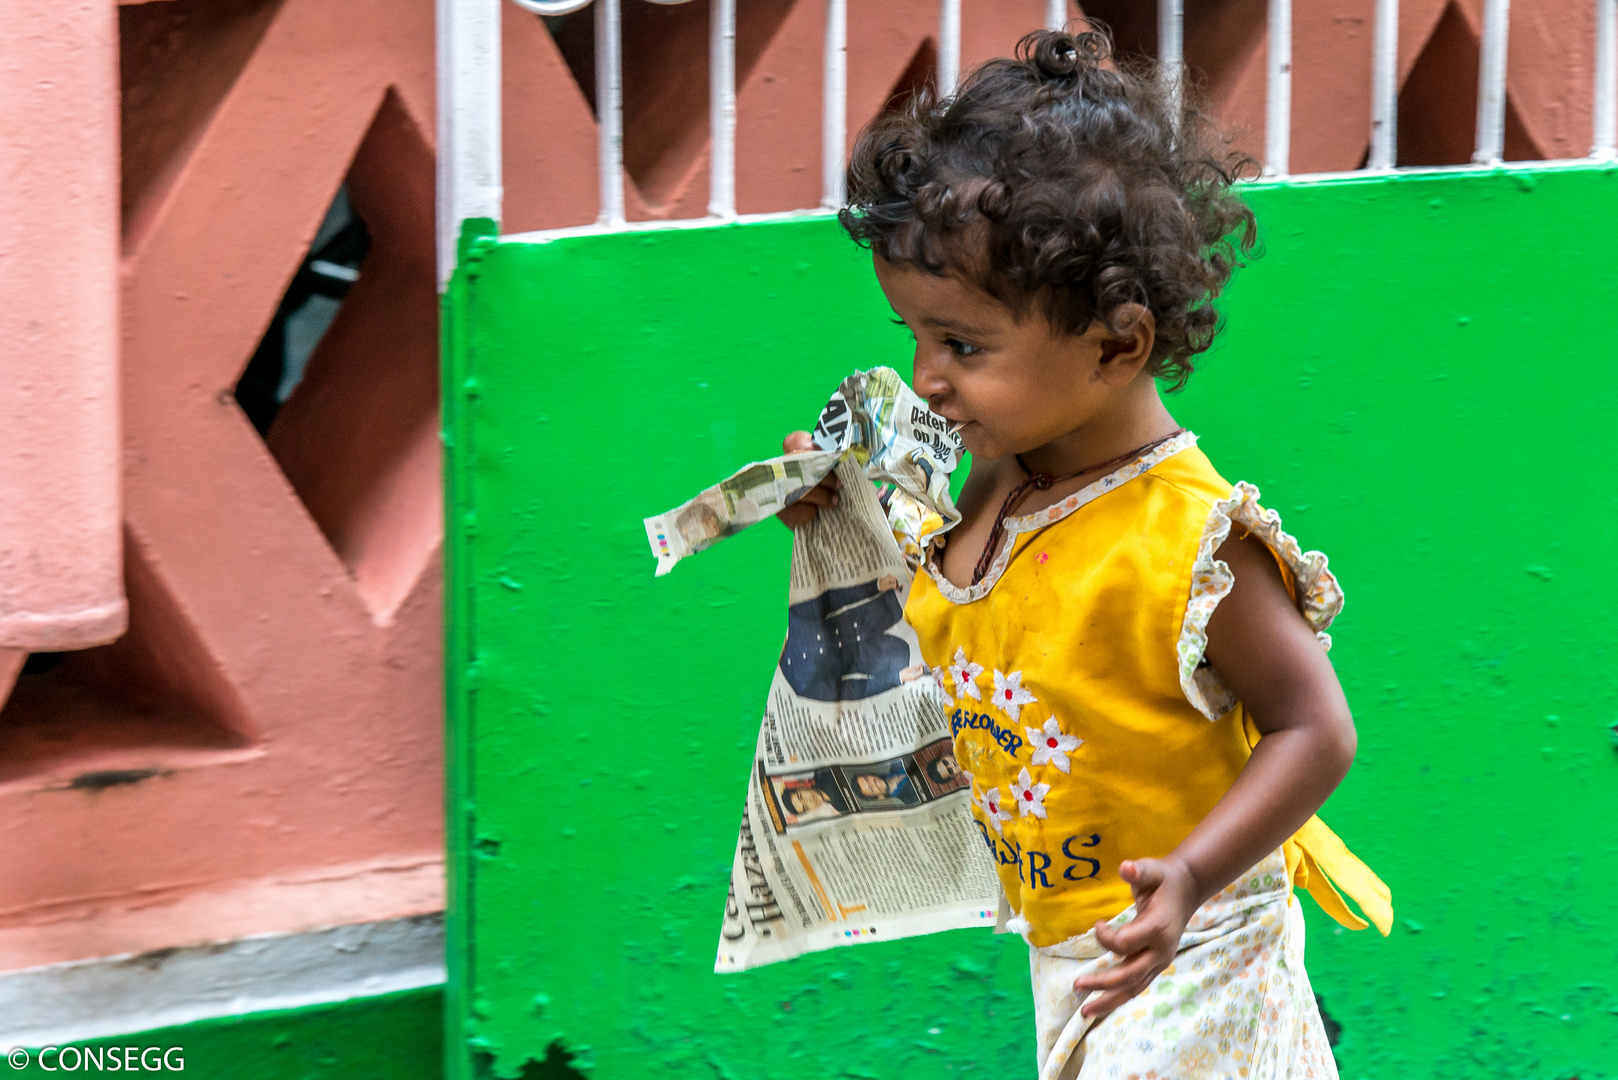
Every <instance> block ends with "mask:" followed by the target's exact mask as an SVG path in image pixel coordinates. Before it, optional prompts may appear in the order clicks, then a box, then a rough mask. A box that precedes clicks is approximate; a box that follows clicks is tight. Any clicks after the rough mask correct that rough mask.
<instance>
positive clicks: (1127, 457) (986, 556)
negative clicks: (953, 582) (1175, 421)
mask: <svg viewBox="0 0 1618 1080" xmlns="http://www.w3.org/2000/svg"><path fill="white" fill-rule="evenodd" d="M1183 434H1185V428H1175V429H1174V430H1173V431H1171V432H1169V433H1168V434H1167V435H1165V436H1163V437H1162V438H1161V439H1153V440H1152V441H1151V442H1149V443H1147V444H1146V445H1145V446H1137V447H1136V448H1135V449H1133V450H1131V451H1129V452H1128V453H1127V454H1119V455H1118V456H1117V457H1115V458H1108V459H1107V460H1106V461H1103V462H1101V463H1099V464H1096V465H1086V466H1085V467H1084V468H1082V469H1080V470H1079V471H1077V472H1070V473H1068V474H1067V475H1066V476H1052V475H1051V474H1050V473H1037V472H1034V471H1032V470H1031V469H1029V468H1028V466H1027V465H1024V464H1023V460H1022V455H1021V454H1018V455H1016V458H1017V466H1018V467H1019V468H1021V469H1022V471H1023V472H1025V473H1027V474H1028V479H1026V480H1024V481H1023V482H1022V483H1020V484H1018V485H1017V486H1016V487H1014V488H1012V489H1011V491H1010V492H1009V493H1008V494H1007V495H1006V501H1005V502H1003V503H1001V504H1000V513H998V514H996V515H995V519H994V528H993V529H991V530H989V540H988V543H986V544H984V545H983V554H982V555H980V556H978V564H977V566H976V567H974V568H973V570H972V584H974V585H976V584H978V583H979V582H981V581H982V580H983V577H984V575H985V574H987V573H988V572H989V566H990V564H991V563H993V562H994V553H995V550H996V549H997V548H998V547H999V546H1000V539H1001V537H1002V536H1003V535H1004V534H1005V531H1006V518H1008V517H1010V516H1011V512H1012V511H1013V510H1015V509H1016V508H1017V504H1018V503H1020V502H1022V500H1023V498H1024V496H1026V495H1027V494H1028V493H1029V492H1030V491H1048V490H1050V489H1051V488H1052V487H1055V486H1056V485H1057V484H1060V483H1063V482H1065V481H1068V480H1072V479H1073V478H1074V477H1076V476H1083V475H1084V474H1085V473H1088V472H1095V471H1096V470H1098V469H1100V470H1105V471H1110V470H1111V469H1112V468H1113V467H1114V466H1117V465H1122V464H1124V463H1125V462H1126V461H1133V460H1134V459H1136V458H1138V457H1141V456H1142V455H1144V454H1148V453H1150V452H1151V451H1153V450H1155V449H1157V448H1158V447H1159V446H1162V445H1163V444H1164V443H1166V442H1168V441H1169V440H1170V439H1172V438H1174V437H1175V436H1177V435H1183ZM1103 475H1105V472H1103Z"/></svg>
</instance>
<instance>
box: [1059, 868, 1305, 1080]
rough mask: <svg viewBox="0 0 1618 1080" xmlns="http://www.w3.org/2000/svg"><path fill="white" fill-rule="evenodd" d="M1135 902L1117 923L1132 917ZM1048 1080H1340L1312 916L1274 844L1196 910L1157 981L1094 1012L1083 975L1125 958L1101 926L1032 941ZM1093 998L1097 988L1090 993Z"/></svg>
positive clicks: (1115, 920)
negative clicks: (1311, 963) (1044, 943)
mask: <svg viewBox="0 0 1618 1080" xmlns="http://www.w3.org/2000/svg"><path fill="white" fill-rule="evenodd" d="M1134 915H1135V909H1134V908H1133V907H1131V908H1128V909H1127V910H1125V911H1123V912H1122V913H1121V914H1119V915H1118V917H1117V918H1116V919H1114V920H1113V921H1114V922H1115V923H1122V922H1127V921H1129V920H1130V919H1132V918H1134ZM1029 960H1030V966H1031V967H1032V969H1033V982H1034V1022H1035V1024H1036V1026H1037V1028H1038V1033H1039V1077H1040V1080H1103V1078H1107V1080H1111V1078H1113V1077H1116V1078H1118V1080H1125V1078H1141V1080H1145V1078H1148V1077H1152V1078H1162V1080H1214V1078H1219V1080H1224V1078H1226V1077H1242V1078H1244V1080H1305V1078H1311V1080H1335V1078H1336V1076H1337V1065H1336V1062H1335V1061H1333V1059H1332V1055H1331V1048H1330V1046H1329V1044H1328V1043H1327V1042H1326V1032H1325V1029H1324V1028H1323V1027H1322V1026H1321V1023H1320V1011H1319V1009H1318V1008H1317V1007H1316V1005H1315V996H1314V992H1313V991H1312V990H1311V989H1310V987H1309V976H1308V974H1307V973H1306V972H1305V971H1304V969H1303V915H1302V912H1301V911H1300V910H1299V907H1298V901H1297V899H1296V898H1294V897H1293V896H1292V894H1291V889H1290V888H1289V887H1288V883H1287V870H1286V860H1285V859H1284V858H1283V857H1282V855H1281V853H1280V852H1279V851H1277V852H1274V853H1273V854H1271V855H1269V856H1268V857H1267V858H1265V859H1264V861H1263V862H1261V863H1259V864H1258V865H1257V866H1255V867H1254V868H1253V869H1252V870H1250V871H1248V872H1247V873H1246V874H1244V875H1242V877H1241V878H1240V879H1238V880H1237V881H1235V882H1233V883H1232V884H1231V885H1229V886H1227V887H1226V888H1225V889H1224V891H1223V892H1221V893H1219V894H1218V895H1217V896H1215V897H1214V898H1213V899H1211V900H1209V901H1208V902H1207V903H1206V904H1204V905H1202V907H1200V908H1198V909H1197V913H1196V915H1194V916H1193V917H1192V919H1191V922H1190V924H1189V925H1188V926H1187V927H1186V931H1185V934H1184V936H1183V937H1181V938H1180V951H1179V954H1178V955H1177V956H1176V957H1175V958H1174V963H1172V964H1170V965H1169V966H1168V968H1167V969H1165V970H1164V971H1163V973H1162V974H1161V975H1159V976H1158V977H1157V978H1156V979H1155V980H1153V982H1152V984H1151V986H1149V987H1148V988H1147V989H1146V991H1145V992H1144V993H1142V994H1141V995H1140V996H1138V997H1136V998H1134V999H1132V1000H1130V1001H1127V1002H1125V1003H1124V1005H1123V1006H1122V1007H1121V1008H1119V1009H1118V1010H1117V1011H1116V1012H1113V1013H1112V1014H1110V1015H1108V1016H1106V1017H1103V1018H1102V1019H1101V1020H1100V1021H1099V1022H1096V1021H1091V1020H1088V1019H1086V1018H1085V1017H1083V1016H1081V1015H1080V1014H1079V1006H1080V1005H1081V1004H1083V999H1081V998H1080V997H1079V995H1077V994H1075V993H1074V992H1073V980H1074V979H1077V978H1079V977H1080V976H1082V975H1089V974H1092V973H1095V972H1099V971H1106V970H1107V969H1108V968H1111V967H1113V966H1115V965H1116V964H1117V963H1118V958H1117V957H1115V956H1113V954H1111V953H1110V952H1108V951H1107V950H1106V949H1105V948H1103V947H1102V946H1101V945H1100V944H1099V943H1098V942H1097V941H1096V936H1095V931H1093V930H1092V931H1090V932H1089V933H1087V934H1083V935H1081V936H1079V937H1075V938H1069V939H1068V940H1067V941H1064V942H1062V943H1061V944H1059V945H1051V946H1048V947H1046V948H1032V947H1031V948H1030V950H1029ZM1086 997H1088V995H1086Z"/></svg>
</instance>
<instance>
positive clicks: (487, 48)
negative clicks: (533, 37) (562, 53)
mask: <svg viewBox="0 0 1618 1080" xmlns="http://www.w3.org/2000/svg"><path fill="white" fill-rule="evenodd" d="M436 20H437V26H436V31H437V33H436V37H437V42H436V49H437V66H438V149H439V153H438V167H437V168H438V195H437V200H436V201H437V206H436V209H435V212H434V213H435V217H436V219H437V232H438V287H439V288H440V289H442V288H444V286H445V285H447V284H448V283H449V278H450V275H451V274H452V273H454V271H455V260H456V252H457V249H458V247H459V244H460V232H461V222H463V221H465V220H466V219H467V218H477V217H486V218H493V219H494V220H495V221H496V222H498V221H499V220H500V204H501V198H502V187H501V173H500V0H438V5H437V13H436Z"/></svg>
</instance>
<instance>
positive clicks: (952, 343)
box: [875, 257, 1155, 458]
mask: <svg viewBox="0 0 1618 1080" xmlns="http://www.w3.org/2000/svg"><path fill="white" fill-rule="evenodd" d="M875 264H876V277H877V281H878V282H879V283H880V284H881V286H882V291H883V292H884V293H885V294H887V298H888V303H889V304H891V305H892V306H893V310H894V311H895V312H897V313H898V315H899V317H900V318H901V319H903V320H904V324H905V325H906V326H907V327H908V328H909V329H910V332H911V334H912V335H914V337H915V339H916V370H915V379H914V382H913V385H914V386H915V390H916V393H918V394H920V395H921V396H922V397H925V398H926V399H927V404H928V406H929V407H931V408H932V410H933V411H934V412H936V413H937V414H938V415H940V416H942V417H943V418H944V419H946V420H952V421H954V422H955V423H956V425H957V427H956V430H957V431H959V433H960V436H961V441H962V442H963V443H965V445H966V449H967V451H968V452H970V453H971V454H972V456H973V457H975V458H999V457H1004V456H1005V455H1007V454H1022V453H1027V452H1029V451H1031V450H1035V449H1038V448H1040V447H1043V446H1046V445H1047V444H1050V443H1052V442H1055V441H1056V440H1058V439H1061V438H1062V437H1063V436H1065V435H1068V434H1071V433H1072V432H1074V431H1075V430H1077V429H1078V428H1081V427H1083V426H1085V425H1086V424H1088V423H1089V422H1090V421H1092V420H1093V419H1095V418H1096V417H1097V416H1099V415H1103V414H1105V413H1107V412H1109V411H1110V410H1111V409H1112V408H1114V407H1115V406H1116V405H1117V404H1118V403H1119V401H1120V399H1121V396H1122V395H1123V394H1125V393H1127V392H1128V391H1129V388H1130V386H1131V384H1132V383H1133V382H1134V381H1135V378H1136V376H1138V375H1140V373H1141V371H1142V369H1143V367H1144V365H1145V360H1146V358H1147V356H1149V354H1150V352H1151V328H1150V316H1149V315H1144V310H1143V312H1142V314H1143V316H1144V317H1143V319H1142V322H1143V323H1144V324H1145V326H1144V333H1145V341H1144V350H1142V349H1141V348H1140V344H1141V343H1140V342H1139V341H1138V340H1134V339H1129V340H1123V341H1120V340H1119V339H1117V338H1115V337H1114V336H1113V335H1112V333H1111V332H1110V331H1108V330H1107V328H1106V327H1105V326H1102V325H1101V324H1100V323H1094V324H1092V325H1091V326H1090V327H1089V329H1087V330H1086V331H1085V332H1084V333H1083V334H1077V335H1075V334H1063V333H1060V332H1058V331H1057V330H1055V329H1054V328H1053V327H1052V326H1051V325H1050V323H1049V321H1047V320H1046V318H1045V316H1044V313H1043V312H1041V311H1039V310H1037V309H1030V310H1029V311H1028V312H1027V314H1025V315H1024V316H1023V317H1021V318H1018V317H1017V315H1016V314H1015V313H1014V312H1012V310H1011V309H1010V308H1008V307H1006V306H1005V305H1004V304H1002V303H1000V302H999V301H998V300H996V299H994V298H993V297H991V296H989V295H987V294H985V293H983V292H981V291H979V290H978V289H975V288H973V287H972V286H970V285H968V284H966V283H965V282H963V281H961V280H959V279H957V278H954V277H939V276H937V275H935V274H930V273H928V272H926V271H925V270H919V269H916V268H914V267H911V266H905V265H902V264H899V263H892V262H888V261H886V260H884V259H882V258H880V257H878V258H876V259H875ZM1140 333H1141V331H1137V333H1136V337H1137V338H1138V337H1139V335H1140ZM1136 354H1139V355H1136ZM1146 377H1147V378H1148V379H1150V376H1146ZM1153 391H1154V394H1155V387H1154V388H1153Z"/></svg>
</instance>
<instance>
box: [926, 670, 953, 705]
mask: <svg viewBox="0 0 1618 1080" xmlns="http://www.w3.org/2000/svg"><path fill="white" fill-rule="evenodd" d="M927 678H928V679H929V680H931V682H932V684H933V689H934V690H935V691H937V692H938V700H939V701H941V702H943V703H944V708H946V709H947V708H949V707H950V706H951V705H954V704H955V699H954V698H952V697H950V696H949V691H948V690H945V689H944V669H943V668H933V669H932V670H931V671H929V672H928V673H927Z"/></svg>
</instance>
